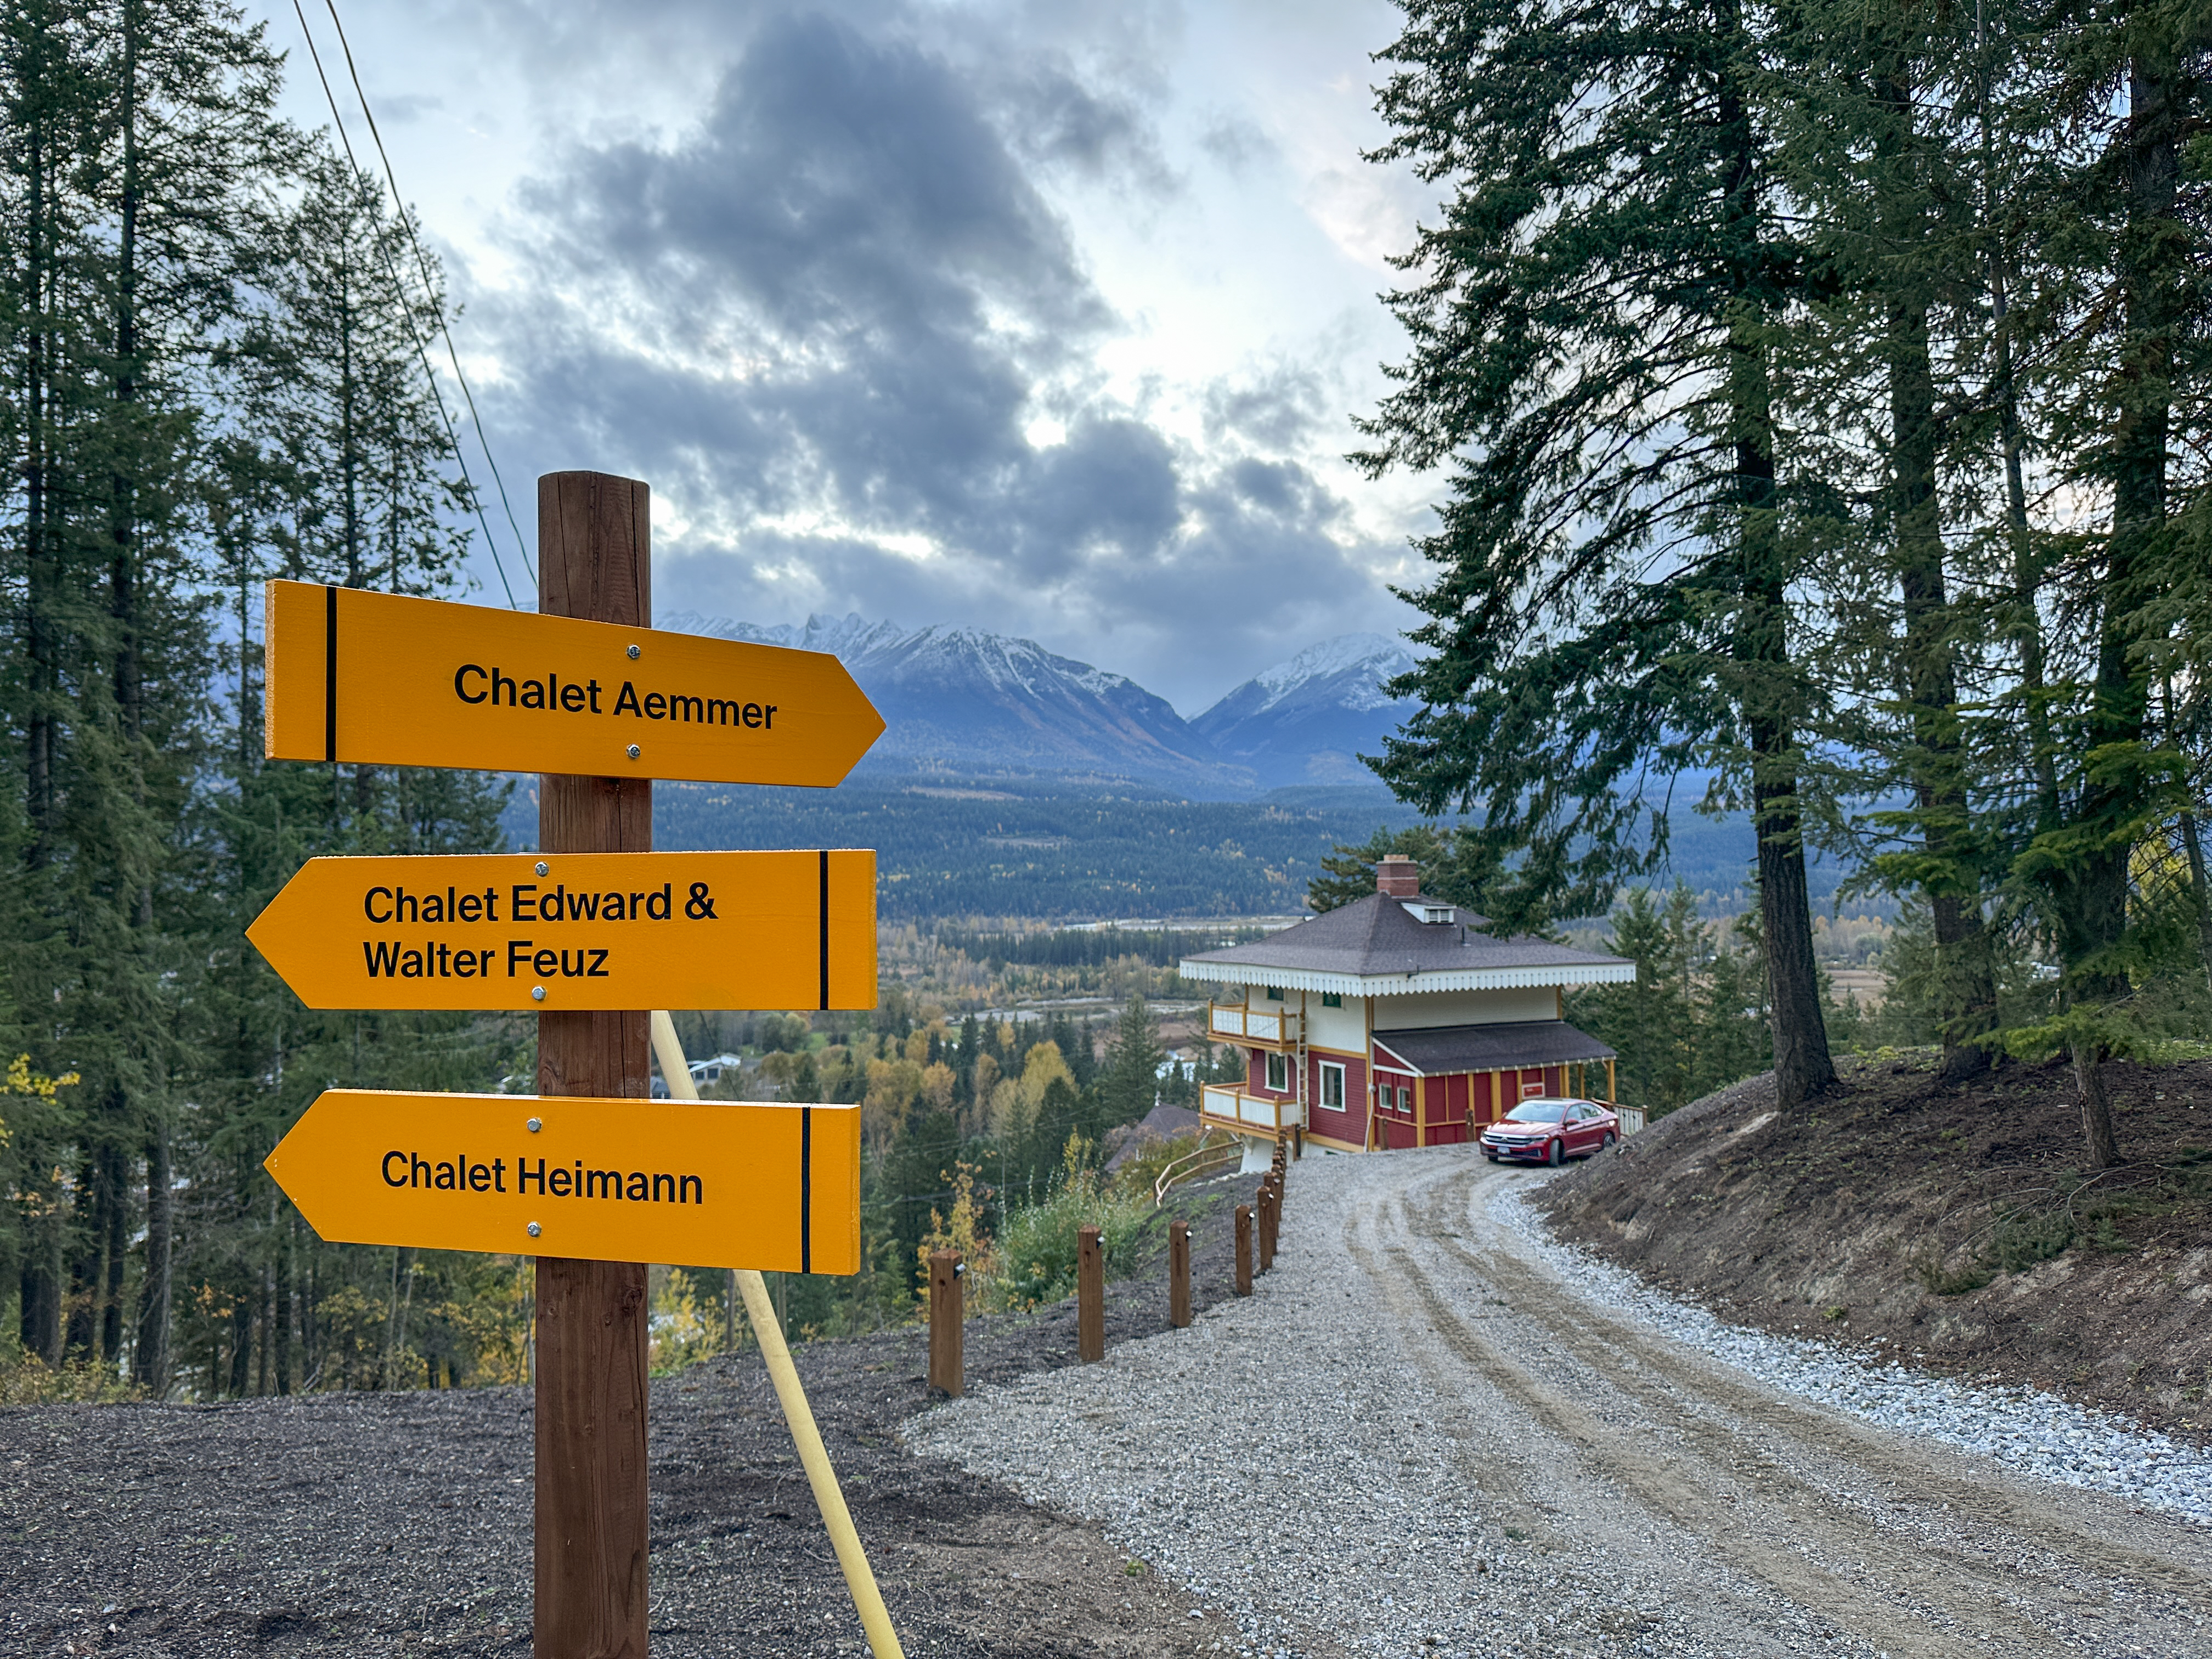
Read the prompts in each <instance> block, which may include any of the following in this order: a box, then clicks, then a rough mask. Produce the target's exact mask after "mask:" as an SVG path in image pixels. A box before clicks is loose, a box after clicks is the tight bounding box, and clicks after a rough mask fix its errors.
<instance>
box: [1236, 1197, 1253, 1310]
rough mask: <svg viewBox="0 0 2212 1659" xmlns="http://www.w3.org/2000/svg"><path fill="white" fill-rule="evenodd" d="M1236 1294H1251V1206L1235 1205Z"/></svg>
mask: <svg viewBox="0 0 2212 1659" xmlns="http://www.w3.org/2000/svg"><path fill="white" fill-rule="evenodd" d="M1251 1294H1252V1206H1250V1205H1249V1204H1239V1205H1238V1206H1237V1295H1239V1296H1249V1295H1251Z"/></svg>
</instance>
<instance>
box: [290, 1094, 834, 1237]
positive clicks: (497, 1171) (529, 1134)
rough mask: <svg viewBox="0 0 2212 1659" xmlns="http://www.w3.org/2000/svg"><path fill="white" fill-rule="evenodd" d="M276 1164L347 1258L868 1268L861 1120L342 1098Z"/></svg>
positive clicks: (701, 1109)
mask: <svg viewBox="0 0 2212 1659" xmlns="http://www.w3.org/2000/svg"><path fill="white" fill-rule="evenodd" d="M263 1162H264V1167H265V1168H266V1169H267V1170H268V1171H269V1173H270V1175H271V1176H274V1177H275V1178H276V1184H277V1185H278V1186H280V1187H282V1188H283V1189H284V1192H285V1194H286V1195H287V1196H288V1197H289V1198H290V1199H291V1200H292V1202H293V1203H295V1204H296V1205H297V1206H299V1208H300V1213H301V1214H302V1215H304V1216H305V1217H307V1221H308V1224H309V1225H311V1226H313V1228H314V1230H315V1231H316V1232H317V1233H319V1234H320V1235H321V1236H322V1237H324V1238H325V1239H327V1240H329V1241H331V1243H343V1244H407V1245H412V1246H414V1247H416V1249H429V1250H490V1251H496V1252H500V1253H501V1254H505V1255H556V1256H572V1257H578V1258H581V1259H584V1260H588V1261H675V1262H682V1263H686V1264H690V1265H695V1266H697V1267H752V1268H758V1269H762V1270H765V1271H775V1272H784V1273H858V1272H859V1271H860V1108H859V1107H857V1106H781V1105H758V1104H750V1103H732V1104H729V1105H699V1104H695V1103H691V1102H689V1101H667V1100H588V1099H578V1098H573V1097H567V1096H560V1095H546V1096H535V1095H416V1094H398V1093H392V1092H388V1091H380V1090H373V1089H331V1090H328V1091H325V1093H324V1094H323V1095H321V1096H320V1097H319V1098H318V1099H317V1100H316V1101H315V1103H314V1104H313V1105H312V1106H310V1107H308V1108H307V1112H306V1114H305V1115H302V1116H301V1119H300V1121H298V1122H297V1123H295V1124H294V1125H293V1126H292V1132H291V1133H289V1134H288V1135H286V1136H285V1137H284V1139H283V1140H281V1141H279V1142H278V1143H277V1144H276V1151H275V1152H271V1153H270V1154H269V1156H268V1158H265V1159H264V1161H263Z"/></svg>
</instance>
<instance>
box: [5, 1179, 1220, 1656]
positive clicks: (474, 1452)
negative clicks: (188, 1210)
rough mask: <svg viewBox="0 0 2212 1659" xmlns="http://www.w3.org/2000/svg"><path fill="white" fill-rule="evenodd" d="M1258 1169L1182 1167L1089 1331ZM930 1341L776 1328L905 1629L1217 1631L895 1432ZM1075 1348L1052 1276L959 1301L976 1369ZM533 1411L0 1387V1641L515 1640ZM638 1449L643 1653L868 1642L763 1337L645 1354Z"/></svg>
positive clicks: (498, 1397)
mask: <svg viewBox="0 0 2212 1659" xmlns="http://www.w3.org/2000/svg"><path fill="white" fill-rule="evenodd" d="M1252 1185H1253V1182H1252V1181H1251V1180H1250V1179H1249V1178H1246V1179H1243V1180H1234V1179H1231V1180H1224V1181H1220V1182H1212V1183H1208V1184H1206V1185H1205V1186H1203V1187H1200V1188H1195V1189H1190V1190H1185V1191H1180V1192H1178V1193H1177V1194H1175V1195H1174V1196H1173V1198H1172V1199H1171V1200H1170V1208H1169V1209H1168V1210H1166V1211H1164V1212H1160V1213H1158V1214H1157V1215H1156V1216H1155V1217H1154V1218H1152V1221H1151V1222H1149V1223H1148V1224H1147V1225H1146V1227H1145V1228H1144V1229H1143V1230H1142V1231H1140V1233H1139V1236H1138V1237H1137V1238H1136V1239H1135V1240H1133V1242H1132V1243H1131V1245H1130V1246H1129V1248H1128V1250H1127V1258H1128V1259H1127V1261H1126V1262H1124V1263H1123V1264H1121V1265H1122V1266H1124V1267H1127V1270H1128V1273H1127V1277H1125V1278H1121V1279H1115V1280H1113V1281H1111V1282H1109V1285H1107V1291H1106V1330H1107V1336H1108V1340H1109V1342H1119V1341H1123V1340H1127V1339H1129V1338H1132V1337H1137V1336H1145V1335H1149V1334H1153V1333H1155V1332H1158V1331H1163V1330H1164V1329H1166V1328H1167V1287H1166V1283H1165V1277H1166V1276H1165V1270H1164V1257H1165V1249H1166V1235H1167V1228H1168V1224H1169V1222H1170V1220H1171V1219H1173V1218H1174V1217H1175V1215H1176V1214H1177V1213H1180V1214H1181V1215H1182V1216H1183V1217H1184V1218H1187V1219H1188V1221H1189V1222H1190V1225H1191V1239H1192V1252H1191V1255H1192V1286H1193V1291H1194V1300H1195V1301H1196V1303H1197V1304H1198V1305H1199V1306H1200V1307H1204V1306H1206V1305H1208V1304H1212V1302H1214V1301H1216V1300H1218V1299H1219V1298H1220V1297H1225V1296H1227V1295H1228V1294H1229V1293H1230V1287H1231V1279H1232V1271H1233V1270H1232V1267H1231V1249H1232V1243H1231V1237H1232V1232H1231V1229H1232V1221H1231V1217H1232V1212H1233V1206H1235V1205H1236V1204H1237V1202H1240V1201H1243V1200H1246V1199H1249V1196H1250V1192H1251V1188H1252ZM926 1344H927V1334H926V1333H925V1332H924V1331H923V1330H921V1328H918V1327H914V1326H908V1327H905V1328H900V1329H896V1330H891V1331H885V1332H883V1333H881V1334H877V1335H873V1336H866V1337H860V1338H855V1339H853V1340H848V1341H823V1342H811V1343H806V1344H805V1345H803V1346H800V1347H799V1349H798V1350H797V1352H796V1358H797V1360H798V1364H799V1371H800V1373H801V1375H802V1376H804V1377H805V1381H806V1388H807V1393H808V1395H809V1398H810V1400H811V1403H812V1406H813V1408H814V1413H815V1415H816V1417H817V1419H818V1420H819V1421H820V1424H821V1426H822V1430H823V1437H824V1438H825V1440H826V1441H827V1443H828V1444H829V1452H830V1455H831V1457H832V1459H833V1460H834V1461H835V1462H836V1468H837V1471H838V1474H839V1476H840V1478H841V1480H842V1483H843V1485H844V1489H845V1493H846V1497H847V1498H848V1501H849V1502H850V1504H851V1505H852V1509H853V1513H854V1522H855V1523H856V1524H857V1525H858V1527H859V1528H860V1534H861V1535H862V1537H863V1538H865V1539H866V1541H868V1545H869V1548H870V1551H871V1553H872V1558H873V1560H874V1565H875V1570H876V1571H877V1573H878V1576H879V1577H880V1578H881V1580H882V1582H883V1586H884V1595H885V1598H886V1600H887V1601H889V1603H890V1608H891V1613H892V1616H893V1618H894V1620H896V1623H897V1625H898V1627H899V1630H900V1632H901V1634H902V1638H904V1640H905V1643H906V1644H907V1650H908V1652H910V1653H915V1654H930V1655H939V1656H946V1659H986V1656H988V1659H1060V1656H1064V1655H1095V1656H1099V1659H1154V1656H1195V1655H1199V1654H1201V1653H1206V1652H1211V1651H1214V1650H1217V1649H1218V1644H1219V1643H1220V1642H1221V1641H1222V1639H1223V1638H1225V1637H1228V1636H1231V1634H1233V1629H1234V1627H1233V1626H1231V1625H1229V1624H1228V1623H1227V1622H1226V1621H1225V1620H1224V1619H1223V1618H1222V1616H1221V1615H1220V1614H1219V1613H1211V1614H1208V1615H1206V1616H1205V1617H1202V1618H1194V1617H1192V1616H1191V1612H1190V1609H1191V1607H1192V1605H1193V1601H1192V1598H1190V1597H1189V1596H1188V1595H1183V1594H1181V1593H1179V1592H1178V1591H1177V1590H1176V1589H1175V1587H1174V1586H1173V1585H1172V1584H1171V1583H1169V1582H1168V1581H1167V1580H1166V1579H1165V1578H1164V1577H1161V1576H1160V1575H1159V1574H1158V1573H1157V1572H1155V1571H1152V1570H1151V1569H1150V1568H1149V1567H1148V1566H1146V1564H1144V1563H1142V1562H1139V1561H1134V1560H1132V1559H1129V1558H1128V1557H1127V1555H1126V1554H1124V1553H1122V1552H1121V1550H1119V1549H1117V1548H1115V1547H1114V1546H1113V1545H1112V1544H1110V1543H1109V1541H1107V1539H1106V1538H1105V1536H1104V1535H1103V1533H1102V1532H1101V1530H1100V1529H1099V1528H1097V1527H1096V1526H1093V1525H1091V1524H1089V1523H1086V1522H1077V1521H1072V1520H1070V1519H1068V1518H1066V1516H1056V1515H1054V1514H1052V1513H1050V1512H1049V1511H1048V1510H1042V1509H1040V1508H1038V1507H1036V1506H1035V1505H1032V1504H1026V1503H1024V1501H1023V1500H1022V1499H1021V1498H1019V1497H1018V1495H1017V1494H1015V1493H1014V1492H1012V1491H1011V1490H1009V1489H1008V1488H1007V1487H1006V1486H1000V1485H998V1484H996V1483H995V1482H992V1481H988V1480H980V1479H978V1478H976V1477H975V1476H972V1475H969V1474H963V1473H961V1472H960V1471H959V1470H958V1469H957V1468H952V1467H951V1465H949V1464H945V1463H939V1462H931V1461H927V1460H925V1459H921V1458H919V1457H916V1456H915V1455H912V1454H910V1453H909V1452H908V1451H907V1450H906V1449H905V1448H904V1447H903V1445H902V1443H901V1442H900V1440H899V1426H900V1425H901V1424H902V1422H903V1421H904V1420H905V1419H907V1418H908V1416H910V1415H911V1414H912V1413H915V1411H917V1410H919V1409H920V1408H921V1407H922V1406H923V1405H925V1404H926V1403H927V1401H928V1399H929V1397H930V1396H929V1394H928V1390H927V1386H926V1383H925V1380H924V1366H925V1363H926V1361H925V1347H926ZM1075 1349H1076V1336H1075V1305H1074V1303H1073V1301H1072V1300H1071V1301H1067V1302H1063V1303H1060V1304H1054V1305H1053V1306H1051V1307H1048V1308H1043V1309H1040V1310H1037V1311H1036V1313H1033V1314H1026V1315H994V1316H988V1317H986V1318H979V1319H976V1320H974V1321H972V1322H969V1326H968V1328H967V1340H966V1351H967V1352H966V1358H967V1377H968V1383H969V1388H970V1389H975V1388H977V1387H980V1386H981V1385H982V1384H984V1383H1000V1382H1005V1381H1007V1380H1009V1379H1011V1378H1013V1377H1016V1376H1021V1375H1023V1374H1024V1373H1026V1372H1029V1371H1032V1370H1043V1369H1051V1368H1054V1367H1059V1366H1063V1365H1072V1364H1075V1363H1076V1352H1075ZM531 1435H532V1430H531V1396H530V1393H529V1391H528V1390H527V1389H508V1388H493V1389H461V1390H457V1391H450V1392H439V1393H410V1394H390V1395H373V1394H356V1395H341V1394H320V1395H300V1396H294V1397H292V1398H289V1399H275V1400H253V1401H235V1402H230V1403H226V1404H223V1405H220V1406H205V1407H193V1406H107V1407H87V1406H36V1407H14V1408H6V1409H0V1542H4V1543H5V1544H6V1546H7V1548H5V1549H4V1550H0V1654H15V1653H74V1654H90V1653H99V1654H104V1655H110V1656H113V1659H249V1656H252V1659H259V1656H268V1655H302V1656H305V1655H315V1656H324V1655H341V1654H342V1655H345V1656H348V1659H353V1656H357V1655H372V1654H374V1655H382V1654H396V1655H407V1654H414V1653H417V1652H426V1651H431V1650H435V1651H437V1652H439V1653H441V1654H453V1655H467V1656H471V1659H525V1656H527V1655H528V1653H529V1651H530V1612H531V1607H530V1595H531V1590H530V1580H531V1479H530V1475H531V1459H532V1449H531V1448H532V1439H531ZM648 1449H649V1455H650V1457H651V1461H652V1474H651V1494H652V1551H653V1556H652V1565H651V1569H650V1583H651V1589H650V1596H651V1610H652V1621H653V1653H654V1654H655V1656H657V1659H723V1656H726V1655H729V1654H731V1653H735V1652H742V1653H744V1654H745V1655H748V1656H753V1655H758V1656H762V1659H841V1656H856V1655H858V1654H860V1652H861V1650H862V1645H863V1644H862V1640H861V1632H860V1622H859V1620H858V1619H857V1618H856V1617H855V1616H854V1613H853V1610H852V1605H851V1602H850V1601H849V1599H848V1596H847V1595H846V1591H845V1587H844V1583H843V1582H842V1579H841V1578H840V1577H839V1576H838V1571H837V1567H836V1561H835V1559H834V1558H833V1557H832V1555H831V1553H830V1550H829V1541H828V1539H827V1537H826V1536H825V1535H824V1534H823V1529H822V1523H821V1521H820V1519H819V1517H818V1516H817V1511H816V1509H815V1505H814V1500H813V1497H812V1494H811V1492H810V1491H809V1490H808V1488H807V1486H806V1482H805V1477H804V1475H803V1474H802V1472H801V1470H800V1468H799V1461H798V1458H797V1456H796V1455H795V1454H794V1453H793V1449H792V1443H791V1436H790V1432H789V1430H788V1429H787V1426H786V1425H785V1422H784V1419H783V1415H782V1413H781V1409H780V1408H779V1407H778V1406H777V1405H776V1402H775V1396H774V1394H773V1392H772V1391H771V1389H770V1388H769V1381H768V1377H767V1375H766V1373H765V1371H764V1370H763V1367H762V1364H761V1361H760V1356H759V1353H758V1352H757V1351H754V1352H746V1353H743V1354H738V1355H735V1356H732V1357H728V1358H720V1359H717V1360H714V1361H713V1362H711V1363H710V1364H705V1365H701V1366H698V1367H696V1368H694V1369H692V1370H686V1371H682V1372H679V1373H678V1374H677V1375H675V1376H667V1377H661V1378H657V1379H655V1381H654V1382H653V1401H652V1407H651V1417H650V1423H649V1441H648Z"/></svg>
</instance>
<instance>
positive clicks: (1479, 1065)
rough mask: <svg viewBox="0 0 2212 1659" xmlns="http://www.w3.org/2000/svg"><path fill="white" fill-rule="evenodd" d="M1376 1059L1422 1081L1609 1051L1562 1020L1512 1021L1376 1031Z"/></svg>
mask: <svg viewBox="0 0 2212 1659" xmlns="http://www.w3.org/2000/svg"><path fill="white" fill-rule="evenodd" d="M1375 1049H1376V1056H1377V1057H1378V1059H1381V1060H1383V1061H1385V1062H1386V1063H1387V1061H1388V1060H1390V1059H1393V1058H1395V1059H1396V1060H1400V1061H1401V1062H1402V1063H1403V1064H1404V1065H1405V1066H1406V1067H1407V1070H1409V1071H1412V1072H1413V1073H1417V1074H1419V1076H1422V1077H1449V1076H1455V1075H1457V1074H1458V1073H1462V1072H1503V1071H1508V1070H1510V1069H1511V1068H1513V1067H1515V1066H1565V1065H1569V1064H1571V1063H1572V1062H1574V1061H1576V1060H1611V1059H1612V1058H1613V1050H1612V1049H1610V1048H1607V1047H1606V1046H1605V1044H1603V1043H1602V1042H1599V1041H1598V1040H1597V1039H1596V1038H1595V1037H1594V1036H1591V1035H1590V1034H1589V1032H1587V1031H1578V1030H1576V1029H1575V1028H1574V1027H1573V1026H1571V1025H1570V1024H1567V1022H1566V1021H1565V1020H1564V1019H1516V1020H1511V1021H1508V1022H1506V1023H1504V1024H1497V1025H1427V1026H1422V1027H1419V1028H1418V1029H1416V1030H1407V1031H1377V1032H1376V1034H1375Z"/></svg>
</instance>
